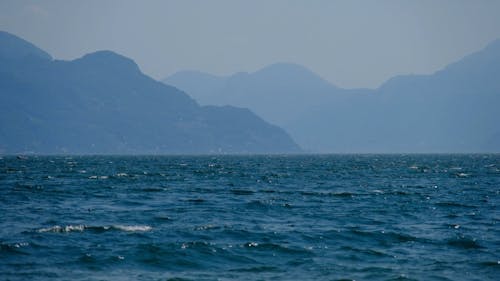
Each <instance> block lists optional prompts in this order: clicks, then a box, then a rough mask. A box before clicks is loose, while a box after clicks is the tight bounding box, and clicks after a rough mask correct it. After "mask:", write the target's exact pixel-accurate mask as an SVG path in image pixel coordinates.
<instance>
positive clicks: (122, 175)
mask: <svg viewBox="0 0 500 281" xmlns="http://www.w3.org/2000/svg"><path fill="white" fill-rule="evenodd" d="M116 176H117V177H126V176H128V174H127V173H118V174H116Z"/></svg>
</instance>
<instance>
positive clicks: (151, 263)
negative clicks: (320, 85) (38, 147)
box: [0, 155, 500, 280]
mask: <svg viewBox="0 0 500 281" xmlns="http://www.w3.org/2000/svg"><path fill="white" fill-rule="evenodd" d="M499 192H500V155H323V156H321V155H319V156H318V155H317V156H307V155H306V156H171V157H170V156H162V157H155V156H134V157H125V156H124V157H119V156H112V157H110V156H57V157H35V156H29V157H27V158H22V157H21V158H20V159H19V158H16V157H7V156H4V157H3V158H1V159H0V280H54V279H62V280H168V279H172V280H235V279H237V280H500V226H499V221H500V212H499V210H498V207H499V204H500V195H499Z"/></svg>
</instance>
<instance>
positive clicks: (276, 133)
mask: <svg viewBox="0 0 500 281" xmlns="http://www.w3.org/2000/svg"><path fill="white" fill-rule="evenodd" d="M299 151H300V149H299V147H298V146H297V145H296V144H295V143H294V142H293V140H292V139H291V138H290V137H289V136H288V135H287V134H286V133H285V132H284V131H283V130H282V129H280V128H279V127H276V126H273V125H270V124H268V123H266V122H265V121H263V120H262V119H260V118H259V117H258V116H256V115H255V114H253V113H252V112H251V111H249V110H247V109H242V108H236V107H231V106H225V107H214V106H203V107H201V106H199V105H198V104H197V103H196V102H195V101H194V100H193V99H191V98H190V97H189V96H188V95H187V94H185V93H184V92H182V91H180V90H178V89H177V88H174V87H171V86H168V85H165V84H163V83H160V82H157V81H155V80H153V79H151V78H150V77H148V76H146V75H144V74H142V73H141V71H140V70H139V68H138V66H137V65H136V64H135V63H134V62H133V61H132V60H130V59H128V58H126V57H123V56H121V55H118V54H116V53H113V52H111V51H99V52H95V53H92V54H88V55H85V56H83V57H82V58H80V59H76V60H73V61H59V60H52V58H51V56H50V55H48V54H47V53H46V52H44V51H42V50H40V49H38V48H37V47H35V46H34V45H32V44H31V43H29V42H26V41H25V40H22V39H20V38H18V37H16V36H14V35H11V34H9V33H6V32H0V153H27V152H34V153H47V154H50V153H84V154H86V153H114V154H130V153H134V154H147V153H283V152H299Z"/></svg>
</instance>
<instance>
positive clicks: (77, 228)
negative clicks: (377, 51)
mask: <svg viewBox="0 0 500 281" xmlns="http://www.w3.org/2000/svg"><path fill="white" fill-rule="evenodd" d="M152 229H153V228H152V227H151V226H148V225H112V226H109V225H104V226H89V225H82V224H80V225H66V226H60V225H55V226H51V227H46V228H40V229H38V230H37V232H40V233H44V232H54V233H69V232H83V231H85V230H90V231H92V230H93V231H99V232H100V231H103V230H104V231H108V230H120V231H127V232H146V231H151V230H152Z"/></svg>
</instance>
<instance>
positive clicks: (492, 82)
mask: <svg viewBox="0 0 500 281" xmlns="http://www.w3.org/2000/svg"><path fill="white" fill-rule="evenodd" d="M280 65H282V66H283V65H287V64H280ZM264 69H265V68H264ZM257 72H258V71H257ZM257 72H254V73H249V74H248V75H247V76H246V78H245V79H244V81H242V82H239V83H232V84H231V87H227V86H226V84H225V81H224V78H220V77H219V78H218V79H219V80H218V82H217V83H218V85H219V88H217V89H212V91H211V92H210V91H205V87H204V86H203V81H202V80H196V78H197V77H196V75H191V76H189V75H188V76H186V77H182V75H180V74H174V76H173V77H174V78H175V79H169V78H166V79H165V80H163V81H164V82H166V83H170V84H172V85H174V86H176V87H178V88H181V89H183V90H186V91H187V92H188V93H191V94H192V96H193V97H194V98H195V99H196V100H198V101H199V102H200V103H201V104H210V103H212V104H219V105H222V104H231V105H237V106H243V107H248V108H250V109H252V110H253V111H254V112H256V113H257V114H258V115H259V116H262V117H263V118H264V119H265V120H268V121H271V122H272V123H274V124H277V125H279V126H281V127H283V128H285V129H286V130H287V131H288V132H289V133H290V134H291V135H292V137H293V138H294V139H295V140H296V141H297V142H298V143H299V144H300V145H301V146H302V147H303V148H305V149H306V150H307V151H310V152H327V153H352V152H362V153H364V152H367V153H378V152H380V153H387V152H389V153H391V152H396V153H399V152H402V153H404V152H419V153H421V152H422V153H423V152H491V151H496V152H498V151H500V144H499V145H495V144H494V143H495V140H497V138H495V136H498V134H499V132H500V129H499V128H498V126H497V125H495V124H500V116H499V114H498V113H497V111H498V110H495V107H499V108H500V81H499V79H498V77H500V40H495V41H493V42H491V43H490V44H488V45H487V46H486V47H484V48H483V49H481V50H479V51H477V52H474V53H472V54H470V55H467V56H465V57H464V58H462V59H460V60H458V61H456V62H453V63H451V64H449V65H447V66H445V67H443V68H442V69H440V70H438V71H436V72H434V73H432V74H425V75H418V74H411V75H399V76H395V77H392V78H390V79H388V80H387V81H386V82H384V83H383V84H382V85H381V86H380V87H378V88H375V89H343V88H338V87H336V86H330V87H329V86H328V84H326V85H327V86H326V87H325V84H323V83H317V82H315V81H317V80H316V79H321V78H320V77H319V76H317V77H315V79H308V78H307V77H306V76H307V75H303V76H301V77H294V76H293V75H288V77H287V75H286V73H285V72H282V73H281V76H282V77H284V78H283V79H281V80H282V81H279V82H277V83H274V82H273V80H272V79H269V77H266V78H265V79H256V78H255V76H256V73H257ZM197 75H198V76H202V75H203V74H199V73H198V74H197ZM305 77H306V78H305ZM227 80H229V81H230V80H231V76H229V78H226V82H227ZM303 81H305V82H303ZM220 85H222V87H221V86H220ZM291 85H292V86H291ZM297 85H298V86H297ZM304 85H307V86H304ZM499 143H500V140H499Z"/></svg>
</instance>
